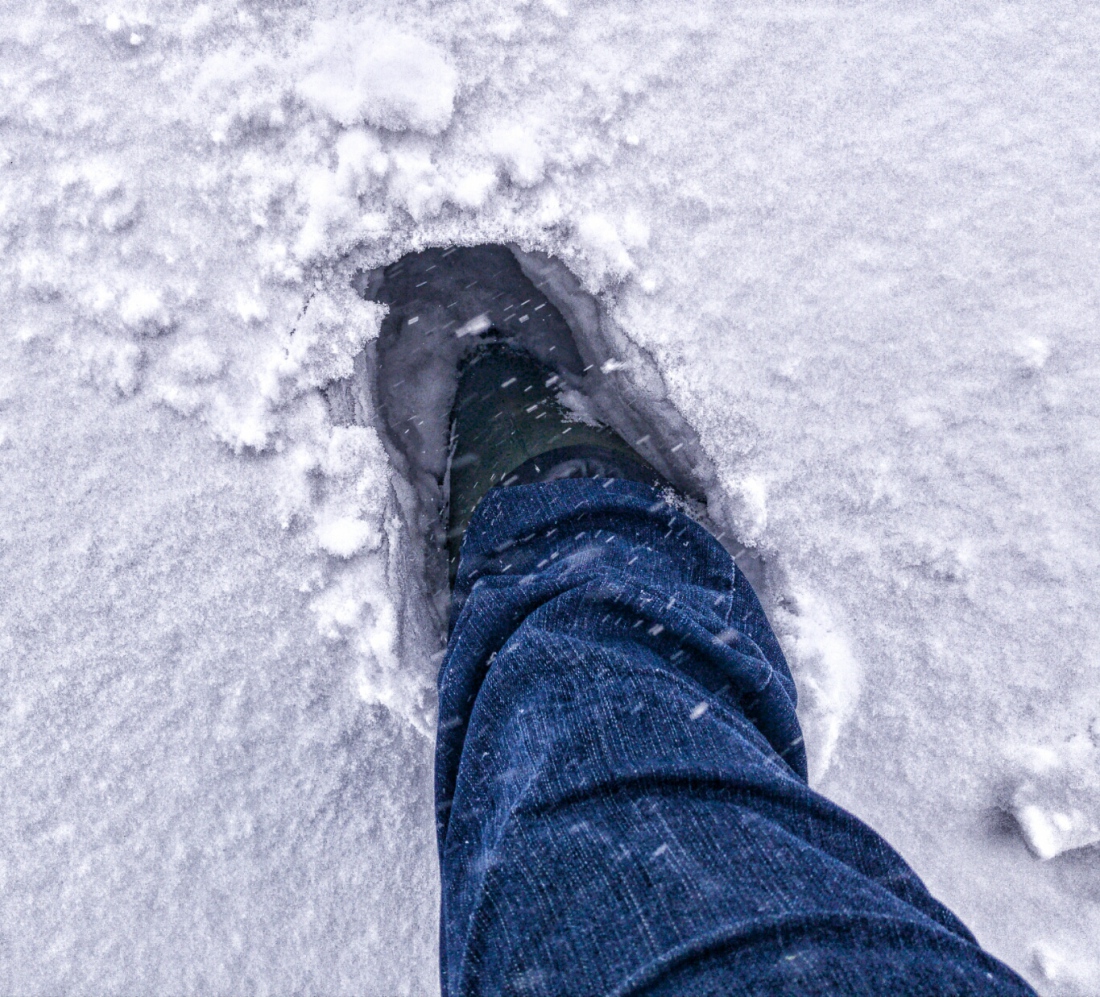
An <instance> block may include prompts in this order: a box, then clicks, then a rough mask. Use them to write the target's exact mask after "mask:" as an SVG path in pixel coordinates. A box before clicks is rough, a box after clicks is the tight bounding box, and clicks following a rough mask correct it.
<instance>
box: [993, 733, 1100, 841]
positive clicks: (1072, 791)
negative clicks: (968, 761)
mask: <svg viewBox="0 0 1100 997" xmlns="http://www.w3.org/2000/svg"><path fill="white" fill-rule="evenodd" d="M1015 756H1016V760H1017V762H1018V765H1019V769H1020V776H1019V782H1018V785H1017V786H1016V789H1015V791H1014V792H1013V794H1012V800H1011V810H1012V814H1013V816H1015V818H1016V821H1017V823H1018V824H1019V827H1020V831H1021V833H1022V834H1023V836H1024V840H1025V841H1026V842H1027V846H1028V848H1030V849H1031V851H1032V852H1033V853H1034V854H1035V856H1036V857H1037V858H1040V859H1052V858H1054V857H1055V856H1056V855H1061V854H1062V853H1063V852H1068V851H1072V850H1073V849H1075V848H1084V847H1086V846H1087V845H1093V844H1096V843H1097V842H1100V748H1098V747H1097V746H1096V745H1095V744H1094V743H1093V741H1092V739H1091V738H1090V737H1089V736H1088V735H1087V734H1078V735H1076V736H1074V737H1072V738H1070V739H1069V740H1068V741H1066V742H1065V743H1063V744H1060V745H1054V746H1050V745H1048V746H1043V747H1031V748H1024V749H1019V750H1018V751H1017V752H1016V753H1015Z"/></svg>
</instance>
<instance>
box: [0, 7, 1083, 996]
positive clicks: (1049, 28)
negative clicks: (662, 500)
mask: <svg viewBox="0 0 1100 997" xmlns="http://www.w3.org/2000/svg"><path fill="white" fill-rule="evenodd" d="M0 98H2V99H0V301H2V304H0V316H2V332H3V335H2V336H0V482H2V483H3V484H2V488H0V572H2V574H0V577H2V578H3V588H2V590H0V591H2V598H0V650H2V652H3V659H2V660H3V662H4V665H5V675H4V679H5V681H4V684H3V698H2V703H3V710H4V713H3V721H2V723H0V732H2V739H3V740H2V743H0V748H2V750H0V786H2V787H3V789H2V794H3V803H4V806H3V818H2V825H0V883H2V886H3V888H2V890H0V924H2V925H3V931H2V933H0V988H2V989H3V991H4V992H8V993H60V992H70V991H81V992H94V993H132V992H135V991H141V992H165V993H180V992H190V991H201V992H272V991H277V992H291V991H295V992H297V991H311V992H318V993H376V994H397V993H409V994H430V993H432V992H435V991H436V990H437V989H438V970H437V965H436V959H437V955H436V953H437V949H436V943H437V939H436V932H437V925H436V917H437V903H438V894H439V886H438V882H437V876H438V873H437V868H436V859H435V841H434V826H433V818H432V800H431V793H432V768H431V766H432V752H433V737H434V712H433V711H434V679H435V671H436V669H437V667H438V664H439V661H440V657H441V655H440V652H441V648H442V644H441V632H442V626H443V621H444V619H445V613H446V606H445V600H444V599H442V598H441V597H440V593H439V591H438V587H437V586H436V585H434V584H433V580H432V579H433V567H432V565H433V563H434V562H433V558H434V557H435V556H436V554H435V553H433V551H432V550H430V549H429V546H430V543H431V535H432V534H431V523H430V518H431V516H430V510H428V509H426V507H425V504H424V501H423V493H422V491H420V490H418V487H417V482H416V481H414V480H411V478H410V477H409V473H408V468H402V467H401V466H399V465H400V462H399V461H397V460H396V459H395V458H394V456H393V453H392V448H388V446H387V442H386V439H385V432H384V427H383V425H382V421H381V417H380V413H379V410H378V408H377V405H376V399H375V397H374V394H373V391H372V384H373V383H374V381H373V380H372V379H373V378H374V376H375V374H376V371H375V369H374V367H373V366H372V365H374V364H375V363H376V362H377V349H376V347H377V344H378V342H379V339H378V337H379V333H380V330H381V328H382V323H383V321H384V319H385V316H386V308H385V306H384V305H383V304H381V303H378V302H376V301H374V300H373V299H372V297H371V295H370V294H369V293H367V292H369V290H370V289H369V288H368V287H366V286H365V285H364V283H363V282H364V280H365V279H366V278H365V277H364V275H369V274H371V273H374V272H376V271H377V269H378V268H379V267H382V266H384V265H387V264H390V263H393V262H395V261H397V260H399V259H401V258H402V257H404V256H405V255H406V254H408V253H410V252H416V251H420V250H423V249H425V248H428V247H449V246H454V245H466V246H471V245H480V244H491V245H497V246H505V247H511V249H510V250H509V251H512V250H513V249H514V251H515V253H516V258H517V260H521V261H525V263H524V265H525V266H527V267H528V268H530V267H536V268H537V267H538V266H543V265H545V266H546V267H548V268H549V269H548V270H546V272H545V274H544V276H546V279H550V276H552V275H553V274H557V275H558V277H557V278H554V279H555V280H559V279H560V280H559V283H560V286H559V285H557V284H556V285H554V287H555V288H556V290H555V293H554V294H550V295H549V296H550V297H552V298H554V299H555V303H556V304H558V306H559V307H560V309H561V313H562V315H563V316H564V318H565V319H566V320H567V321H568V322H569V324H570V325H571V326H572V327H574V329H579V330H580V331H581V333H582V335H589V336H590V337H592V338H591V342H592V343H597V345H598V348H599V350H600V351H602V353H601V367H600V369H601V372H602V373H603V374H604V375H605V376H606V377H607V378H608V379H609V383H613V384H615V385H617V386H618V389H619V390H620V391H621V392H623V393H624V397H627V398H628V400H629V402H630V405H632V406H634V407H635V408H636V409H637V411H639V412H642V413H643V415H646V417H648V418H651V419H653V420H655V421H656V422H657V423H659V427H658V428H660V427H661V426H663V427H666V433H667V438H663V439H661V440H660V443H661V447H662V448H663V449H664V450H665V451H666V452H671V450H672V446H678V445H680V444H679V443H676V444H671V441H672V439H674V438H675V439H676V440H678V441H682V442H683V445H684V451H682V452H680V451H678V454H679V453H682V454H683V457H682V459H683V460H690V461H691V462H692V463H693V466H696V467H699V468H702V469H704V470H705V474H703V477H705V479H706V484H707V495H706V497H707V513H708V515H709V517H710V519H711V520H712V521H713V522H714V523H715V524H716V526H717V528H719V529H720V530H722V531H725V532H728V534H729V537H731V538H734V539H735V540H736V541H737V542H738V543H739V544H741V545H745V546H747V547H748V548H750V551H751V552H752V556H753V558H755V561H754V563H757V564H762V565H763V569H762V571H761V572H760V574H759V576H758V577H757V578H756V581H757V582H758V585H759V588H760V590H761V596H762V598H763V600H764V603H765V606H766V608H767V610H768V612H769V614H770V616H771V618H772V620H773V622H774V624H775V626H776V629H777V632H778V633H779V634H780V637H781V640H782V642H783V646H784V648H785V650H786V652H787V654H788V655H789V658H790V660H791V664H792V668H793V670H794V672H795V676H796V679H797V681H798V684H799V688H800V695H801V697H802V698H801V707H800V709H801V715H802V719H803V722H804V724H805V727H806V732H807V741H808V749H809V753H810V758H811V769H812V781H813V783H814V785H815V786H816V787H817V788H819V789H820V790H821V791H822V792H824V793H826V794H827V795H829V796H830V797H831V798H833V799H835V800H837V801H838V802H840V803H841V804H843V805H845V806H847V807H849V808H850V809H851V810H853V811H854V812H855V813H856V814H858V815H859V816H860V817H862V818H863V819H864V820H866V821H868V822H869V823H870V824H871V825H872V826H873V827H875V828H876V829H877V830H879V831H880V832H881V833H883V834H884V835H885V837H886V838H887V839H888V840H889V841H890V842H891V843H892V844H893V845H894V846H895V847H897V848H898V849H899V851H900V852H901V853H902V854H903V855H904V856H905V857H906V858H907V859H908V860H909V861H910V862H911V863H912V864H913V866H914V867H915V868H916V870H917V872H918V873H919V874H920V875H921V876H923V877H924V879H925V880H926V882H927V883H928V884H929V886H930V887H931V889H932V890H933V892H934V893H935V894H936V895H937V896H939V897H940V898H941V899H942V900H943V901H945V902H946V903H947V904H948V905H949V906H951V907H952V908H953V909H954V910H955V911H956V913H958V914H959V915H960V917H962V919H963V920H964V921H965V922H966V923H967V924H968V925H969V926H970V927H971V928H972V929H973V930H974V932H975V933H976V934H977V936H978V938H979V940H980V941H981V942H982V943H983V944H984V945H985V946H986V947H987V948H989V949H990V951H992V952H993V953H994V954H996V955H997V956H999V957H1000V958H1002V959H1004V960H1005V961H1006V962H1008V963H1009V965H1011V966H1012V967H1013V968H1015V969H1017V970H1018V971H1019V972H1021V973H1022V974H1023V975H1025V976H1026V977H1027V978H1028V979H1029V980H1031V981H1032V982H1033V983H1034V985H1035V986H1036V987H1037V988H1038V989H1039V990H1040V992H1042V993H1044V994H1050V995H1056V994H1082V995H1085V994H1095V993H1097V992H1100V943H1098V942H1097V939H1100V783H1098V774H1097V773H1098V771H1100V583H1098V581H1097V579H1098V578H1100V546H1098V538H1100V515H1098V513H1100V446H1098V442H1097V441H1098V440H1100V337H1098V335H1097V323H1098V320H1100V312H1098V309H1100V243H1098V242H1097V239H1096V232H1097V231H1100V188H1098V187H1097V184H1096V168H1097V167H1096V164H1097V160H1098V154H1100V129H1098V127H1097V124H1096V123H1097V121H1100V12H1097V11H1095V10H1094V9H1093V8H1091V7H1090V6H1089V5H1082V4H1075V3H1067V2H1064V0H1042V2H1040V0H1020V2H1015V3H1006V2H994V0H963V2H957V3H944V2H933V3H931V4H927V5H924V6H919V7H914V6H913V5H900V4H890V3H885V2H869V3H865V4H851V3H847V2H841V0H832V2H823V3H817V4H815V5H806V4H802V3H799V4H794V3H790V2H787V0H781V2H778V3H769V4H749V5H737V4H729V3H714V2H700V3H690V4H687V3H684V4H673V5H669V4H667V3H655V2H652V0H641V2H639V0H632V2H629V3H628V2H625V0H603V2H582V0H462V2H456V0H434V2H430V3H429V2H427V0H414V2H402V3H397V2H392V0H378V2H370V3H367V4H362V3H359V4H350V3H341V2H335V0H331V2H330V0H323V2H322V0H314V2H309V3H306V2H303V3H295V2H293V0H291V2H287V3H284V4H279V5H272V6H270V7H267V6H264V5H263V4H262V3H259V2H242V3H228V2H225V3H223V2H208V3H201V4H193V3H186V4H185V3H182V2H171V0H164V2H161V3H156V4H151V3H150V4H141V3H136V4H133V5H126V6H118V5H115V4H113V3H111V2H107V3H104V2H99V0H95V2H93V0H72V2H69V3H64V4H62V3H54V2H50V0H40V2H37V3H32V4H21V5H20V4H9V5H7V6H6V7H5V8H4V10H3V12H0ZM547 260H549V261H550V262H546V261H547ZM539 261H542V262H541V263H540V262H539ZM555 268H557V269H555ZM547 275H550V276H547ZM570 282H572V283H571V284H570ZM566 285H568V287H567V286H566ZM563 288H564V290H563ZM548 293H549V292H548ZM469 322H471V323H473V324H472V325H470V326H469V329H468V330H467V331H468V332H469V333H470V334H471V335H473V334H476V333H477V332H479V331H481V328H480V326H479V322H478V316H477V315H474V316H471V317H470V319H469ZM586 330H587V332H586ZM658 417H659V418H658ZM670 444H671V445H670ZM677 459H678V460H679V459H681V458H680V457H677ZM700 473H703V472H702V471H701V472H700Z"/></svg>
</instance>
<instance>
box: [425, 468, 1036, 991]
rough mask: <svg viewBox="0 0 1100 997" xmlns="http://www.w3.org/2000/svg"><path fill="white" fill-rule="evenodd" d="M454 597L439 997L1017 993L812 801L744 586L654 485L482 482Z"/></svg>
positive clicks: (862, 838) (969, 941)
mask: <svg viewBox="0 0 1100 997" xmlns="http://www.w3.org/2000/svg"><path fill="white" fill-rule="evenodd" d="M454 599H455V601H454V610H453V615H452V626H451V636H450V643H449V647H448V652H447V656H446V658H445V659H444V663H443V667H442V671H441V673H440V680H439V681H440V721H439V742H438V748H437V767H436V797H437V807H438V831H439V850H440V865H441V870H442V877H443V902H442V920H441V963H442V973H443V988H444V993H445V994H446V995H447V997H455V995H460V994H462V995H465V994H487V995H488V994H531V995H561V994H577V995H589V994H642V993H645V994H678V995H686V994H788V993H791V994H793V993H797V994H807V995H808V994H846V995H847V994H867V995H880V994H885V993H890V994H914V995H916V994H921V995H926V994H940V993H944V994H948V993H949V994H1030V993H1032V991H1031V990H1030V988H1028V986H1027V985H1026V984H1025V983H1024V982H1023V981H1022V980H1021V979H1019V977H1017V976H1016V975H1015V974H1013V973H1012V972H1011V971H1010V970H1009V969H1008V968H1007V967H1005V966H1004V965H1002V964H1001V963H999V962H998V961H997V960H995V959H993V958H992V957H991V956H989V955H988V954H986V953H985V952H983V951H982V950H981V949H980V948H979V947H978V945H977V943H976V941H975V940H974V938H973V936H972V935H971V934H970V933H969V931H967V929H966V928H965V926H964V925H963V924H962V923H961V922H960V921H959V920H958V919H957V918H956V917H955V916H954V915H953V914H952V913H951V912H950V911H949V910H947V908H946V907H944V906H943V905H942V904H940V903H939V902H937V901H936V900H935V899H934V898H933V897H932V896H931V895H930V894H929V893H928V891H927V890H926V888H925V887H924V885H923V884H922V883H921V881H920V880H919V879H918V878H917V876H916V875H915V874H914V873H913V871H912V870H911V869H910V868H909V867H908V866H907V865H906V864H905V862H904V861H903V860H902V859H901V857H900V856H899V855H898V854H897V853H896V852H894V851H893V849H891V848H890V846H889V845H887V844H886V842H885V841H883V840H882V839H881V838H880V837H879V836H878V835H877V834H875V833H874V832H873V831H872V830H871V829H870V828H869V827H867V826H866V825H864V824H863V823H861V822H860V821H858V820H857V819H856V818H855V817H853V816H852V815H851V814H848V813H847V812H846V811H844V810H842V809H841V808H840V807H837V806H836V805H834V804H832V803H830V802H829V801H828V800H826V799H825V798H824V797H822V796H820V795H818V794H817V793H815V792H813V791H812V790H811V789H810V788H809V787H808V785H807V784H806V759H805V752H804V749H803V745H802V738H801V734H800V730H799V726H798V720H797V717H796V715H795V689H794V683H793V681H792V679H791V676H790V672H789V670H788V668H787V664H786V662H785V660H784V658H783V654H782V652H781V650H780V648H779V645H778V643H777V642H776V640H775V637H774V635H773V633H772V631H771V628H770V626H769V625H768V622H767V619H766V618H765V616H764V614H763V611H762V610H761V608H760V605H759V603H758V601H757V599H756V596H755V595H754V594H753V592H752V590H751V588H750V587H749V585H748V583H747V582H746V581H745V579H744V577H743V576H742V575H741V574H740V572H739V571H738V570H737V568H736V567H735V565H734V564H733V561H732V559H731V558H730V557H729V555H728V554H727V553H726V552H725V551H724V550H723V549H722V547H721V546H720V545H719V544H718V543H717V542H716V541H715V540H714V538H713V537H711V536H710V535H709V534H708V533H707V532H706V531H705V530H704V529H703V528H702V527H700V526H699V525H698V524H697V523H695V522H694V521H693V520H691V519H690V518H688V517H687V516H685V515H683V514H682V513H681V512H679V511H677V510H676V509H675V508H673V507H672V506H670V505H668V504H667V503H666V502H665V501H663V499H662V497H661V495H660V494H659V493H658V492H657V491H656V490H654V489H653V488H650V487H649V486H647V485H643V484H639V483H636V482H630V481H618V480H611V481H607V480H594V479H581V480H567V481H555V482H546V483H541V484H532V485H521V486H516V487H513V488H507V489H496V490H494V491H493V492H490V493H489V494H488V495H487V496H486V497H485V499H484V500H483V501H482V502H481V504H480V506H479V507H478V510H477V512H476V514H475V516H474V519H473V520H472V522H471V524H470V527H469V530H468V531H467V534H466V540H465V543H464V546H463V551H462V560H461V564H460V567H459V573H458V579H457V582H456V586H455V596H454Z"/></svg>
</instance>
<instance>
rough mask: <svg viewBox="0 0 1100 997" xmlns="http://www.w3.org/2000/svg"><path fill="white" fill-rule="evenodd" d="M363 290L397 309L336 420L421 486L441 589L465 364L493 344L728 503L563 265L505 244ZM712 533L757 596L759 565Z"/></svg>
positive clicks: (621, 340) (583, 412)
mask: <svg viewBox="0 0 1100 997" xmlns="http://www.w3.org/2000/svg"><path fill="white" fill-rule="evenodd" d="M354 285H355V288H356V290H357V291H358V292H359V294H360V295H361V296H362V297H363V298H365V299H368V300H371V301H377V302H381V303H383V304H385V305H387V306H388V308H389V314H388V315H387V317H386V318H385V320H384V321H383V324H382V329H381V331H380V334H379V336H378V339H377V341H375V342H374V343H372V344H371V345H370V347H369V349H368V351H367V353H366V354H365V355H364V357H363V358H362V359H361V362H358V363H357V364H356V369H355V373H354V374H353V375H352V377H351V378H349V379H347V380H344V381H340V382H337V383H335V384H332V385H330V386H329V388H328V391H327V396H328V401H329V405H330V409H331V412H332V415H333V419H334V421H336V422H338V423H343V424H353V423H357V422H358V423H362V422H367V421H369V422H371V423H372V424H374V425H375V427H376V429H377V430H378V431H379V435H380V436H381V437H382V439H383V442H384V444H385V445H386V447H387V449H388V451H389V453H390V456H391V459H392V460H393V461H394V463H395V465H396V466H397V467H398V468H399V470H400V472H401V474H402V476H403V477H404V478H405V480H406V481H407V482H408V483H409V484H410V485H411V488H412V495H413V497H414V498H413V504H414V505H415V510H412V512H413V518H414V520H415V525H414V534H419V535H420V536H422V537H423V538H424V540H425V542H426V547H427V551H426V557H427V559H428V560H427V562H426V565H425V567H426V570H427V573H428V576H429V577H428V582H429V587H430V588H432V589H435V590H436V591H441V590H444V589H445V588H446V584H447V574H446V558H445V555H444V553H443V542H442V541H443V532H444V516H445V514H446V509H445V506H446V501H447V486H448V482H447V462H448V457H449V449H450V415H451V408H452V404H453V401H454V396H455V390H456V385H457V380H458V369H459V364H460V362H461V361H462V358H463V356H464V355H465V354H467V353H468V352H469V351H471V350H472V349H474V348H475V347H476V346H477V345H478V344H479V343H482V342H484V341H485V340H486V339H487V338H488V339H493V340H499V341H504V342H507V343H510V344H512V345H514V346H516V347H518V348H520V349H522V350H523V351H525V352H527V353H529V354H531V355H532V356H534V357H535V358H536V359H537V360H539V361H540V362H541V363H542V364H544V365H545V366H546V367H548V368H550V369H551V370H552V371H553V372H554V373H553V375H552V377H551V378H550V383H548V384H547V385H546V386H547V387H552V388H553V390H554V391H556V392H558V393H559V394H558V397H559V399H560V400H561V402H562V403H563V404H564V405H565V406H567V407H568V408H569V409H570V410H571V411H572V412H574V413H576V414H577V417H578V418H579V419H582V420H584V421H593V422H598V423H601V424H603V425H606V426H610V427H611V428H612V429H614V430H615V431H616V432H617V433H618V434H619V435H620V436H621V437H622V438H623V440H625V441H626V442H627V443H628V444H629V445H630V446H632V447H633V448H634V449H635V450H636V451H637V453H638V454H639V455H641V456H642V457H643V458H644V459H645V460H646V461H647V462H648V463H649V464H651V465H652V466H653V467H655V468H656V469H657V470H658V471H659V472H660V473H661V474H662V475H664V477H665V478H666V479H668V480H669V481H670V482H672V483H673V484H674V485H675V486H676V487H677V488H678V489H679V490H680V491H681V492H683V493H684V494H689V495H693V496H697V497H698V498H699V499H701V500H704V501H705V499H706V498H707V497H708V496H710V497H712V496H714V495H715V494H717V492H716V488H717V485H716V479H715V475H714V472H713V470H712V468H711V464H710V461H709V459H707V457H706V456H705V454H704V453H703V451H702V448H701V447H700V445H699V442H698V437H697V434H696V433H695V431H694V430H693V429H692V428H691V426H690V425H689V424H688V423H687V422H686V420H685V419H684V418H683V416H682V415H681V414H680V413H679V411H678V410H677V409H676V408H675V407H674V406H673V405H672V404H671V402H670V401H669V400H668V396H667V392H666V390H665V386H664V383H663V379H662V378H661V375H660V372H659V371H658V369H657V366H656V364H655V362H654V361H653V360H652V358H651V357H649V356H648V355H647V354H646V353H645V352H644V351H643V350H641V349H639V348H638V346H637V345H636V344H635V343H634V342H633V341H631V340H630V339H629V338H627V337H626V336H625V335H623V334H622V332H621V331H620V330H619V329H618V328H617V327H616V326H615V324H614V323H613V322H612V321H610V320H609V319H608V318H607V316H606V315H604V314H602V313H601V309H600V307H599V305H598V303H597V302H596V300H595V299H594V298H593V297H592V296H591V295H590V294H588V293H587V292H585V291H584V289H583V288H582V287H581V285H580V283H579V281H578V280H577V279H576V278H575V277H574V276H573V274H572V273H571V272H570V271H569V270H568V269H567V268H566V267H565V265H564V264H562V263H561V262H560V261H559V260H556V259H554V258H552V257H549V256H546V255H544V254H541V253H527V252H524V251H522V250H520V249H518V248H516V247H511V246H501V245H483V246H470V247H449V248H439V249H427V250H424V251H422V252H418V253H411V254H409V255H407V256H404V257H402V258H401V259H400V260H399V261H397V262H396V263H394V264H392V265H390V266H388V267H381V268H378V269H376V270H372V271H365V272H362V271H361V272H359V273H358V274H357V275H356V277H355V280H354ZM367 399H369V400H370V401H369V402H368V401H366V400H367ZM701 508H702V507H701ZM708 526H709V527H710V528H711V529H712V530H713V531H714V532H715V534H716V535H717V536H718V537H719V539H720V540H721V541H722V542H723V543H724V544H725V545H726V546H727V548H728V549H729V550H730V551H731V553H733V554H734V556H735V557H736V559H737V563H738V565H739V566H740V567H741V569H742V571H744V572H745V574H746V576H747V577H748V578H749V581H750V583H751V584H752V585H753V587H754V588H757V589H759V587H760V586H761V585H762V584H763V582H764V572H763V568H764V565H763V561H762V559H761V558H760V557H759V556H758V555H756V554H755V553H754V552H752V551H750V550H747V549H745V548H744V547H743V546H741V545H739V544H737V543H736V542H735V541H734V539H733V537H731V536H728V535H726V534H725V533H723V531H722V528H721V527H720V526H719V527H715V525H714V523H708Z"/></svg>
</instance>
